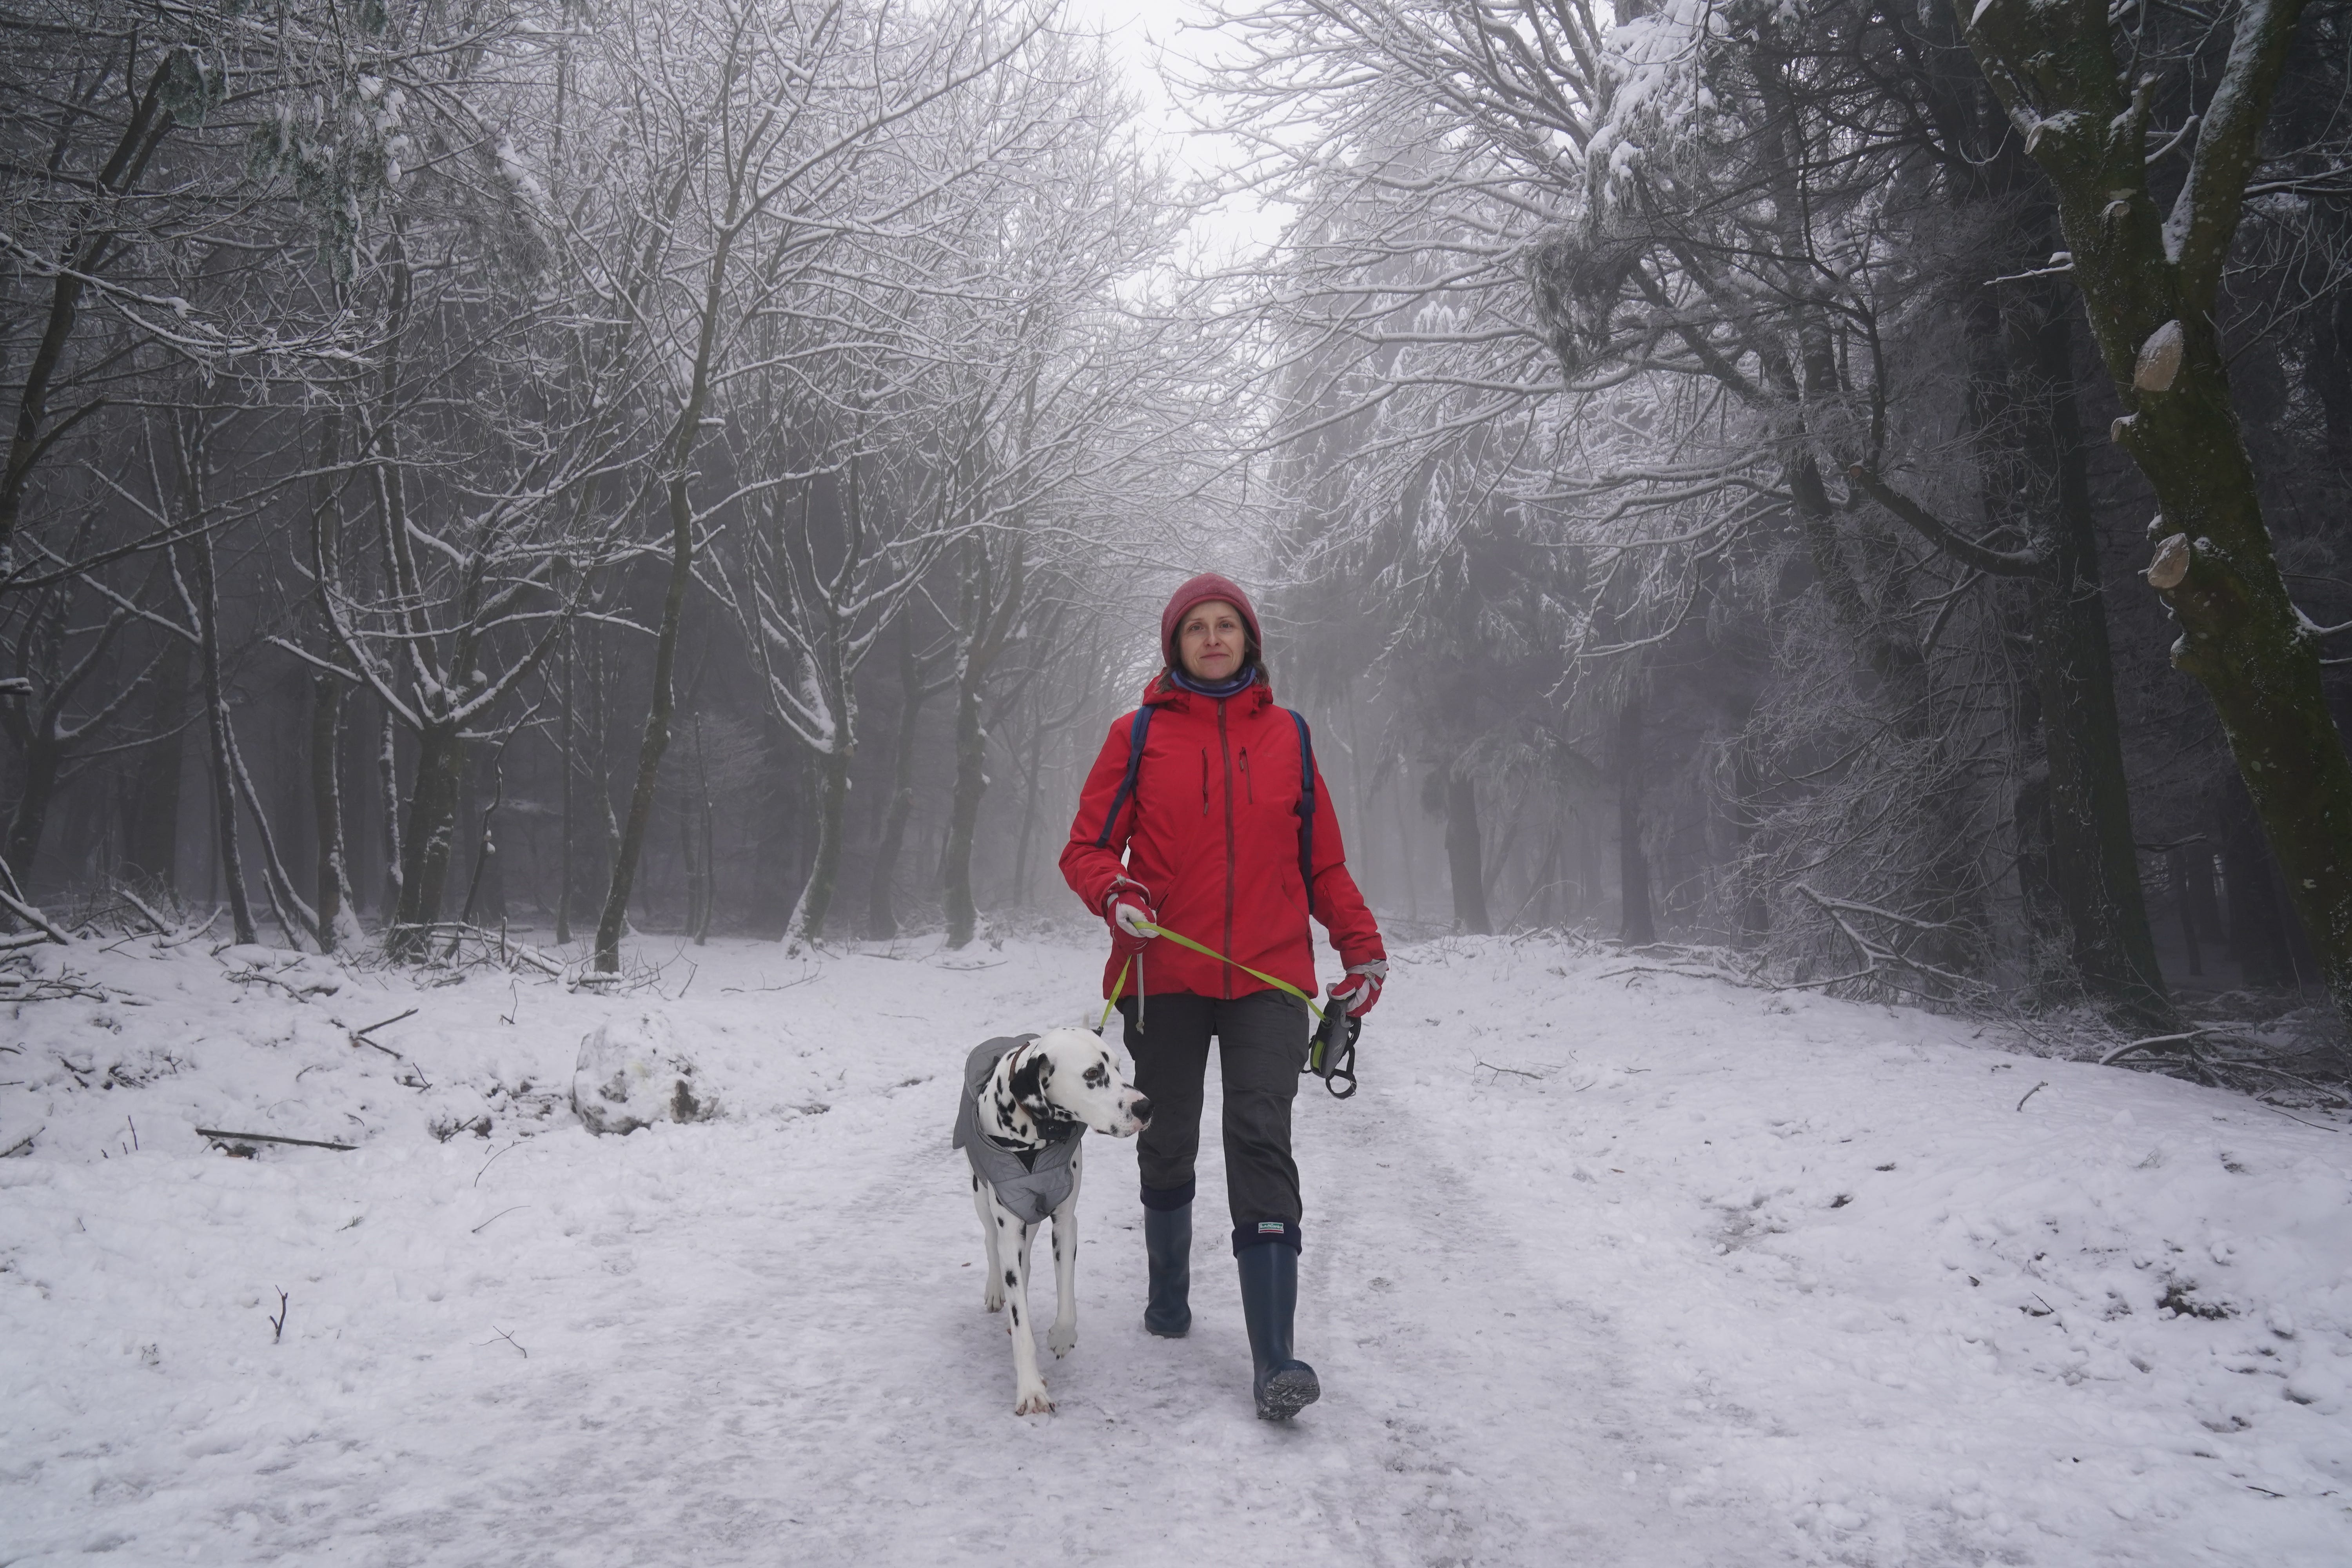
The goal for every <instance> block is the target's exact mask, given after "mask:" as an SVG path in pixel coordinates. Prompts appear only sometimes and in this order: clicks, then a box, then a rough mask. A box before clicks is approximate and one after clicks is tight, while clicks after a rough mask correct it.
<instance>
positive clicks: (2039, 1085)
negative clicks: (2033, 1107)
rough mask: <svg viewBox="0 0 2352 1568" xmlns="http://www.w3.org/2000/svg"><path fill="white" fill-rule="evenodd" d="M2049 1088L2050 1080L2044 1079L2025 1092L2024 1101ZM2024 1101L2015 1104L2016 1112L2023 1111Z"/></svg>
mask: <svg viewBox="0 0 2352 1568" xmlns="http://www.w3.org/2000/svg"><path fill="white" fill-rule="evenodd" d="M2049 1087H2050V1080H2049V1079H2046V1078H2045V1079H2042V1081H2041V1082H2040V1083H2037V1084H2035V1085H2034V1086H2033V1087H2032V1089H2027V1090H2026V1091H2025V1100H2032V1098H2033V1097H2034V1096H2035V1095H2037V1094H2040V1093H2041V1092H2042V1090H2043V1089H2048V1088H2049ZM2025 1100H2019V1101H2018V1102H2017V1109H2018V1110H2024V1109H2025Z"/></svg>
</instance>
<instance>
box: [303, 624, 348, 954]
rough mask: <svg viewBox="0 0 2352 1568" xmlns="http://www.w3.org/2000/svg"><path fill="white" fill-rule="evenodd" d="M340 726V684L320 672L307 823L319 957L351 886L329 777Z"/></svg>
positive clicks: (331, 941) (313, 708)
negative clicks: (315, 866)
mask: <svg viewBox="0 0 2352 1568" xmlns="http://www.w3.org/2000/svg"><path fill="white" fill-rule="evenodd" d="M342 725H343V682H342V679H341V677H340V676H334V675H330V674H328V673H327V672H326V671H325V670H323V669H322V670H320V671H319V672H318V673H317V674H316V675H314V676H312V677H311V678H310V820H311V822H312V824H313V825H314V826H315V827H316V828H317V831H318V839H319V882H318V917H319V918H318V929H317V930H316V931H313V932H312V933H311V934H313V935H314V936H316V937H317V938H318V939H319V951H320V952H334V951H335V938H336V933H335V928H336V925H337V924H338V923H339V922H340V921H341V920H342V918H343V889H345V888H346V887H348V886H349V885H350V882H351V877H350V874H349V872H348V871H347V869H346V868H345V866H344V861H343V792H342V789H341V784H340V783H339V782H338V780H337V778H336V775H335V759H336V755H337V753H338V752H340V751H341V744H342Z"/></svg>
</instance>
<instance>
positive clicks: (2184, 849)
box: [2165, 844, 2212, 975]
mask: <svg viewBox="0 0 2352 1568" xmlns="http://www.w3.org/2000/svg"><path fill="white" fill-rule="evenodd" d="M2203 853H2204V846H2202V845H2200V844H2189V845H2180V844H2176V845H2174V846H2173V847H2172V848H2171V850H2170V851H2169V852H2168V854H2167V855H2166V856H2165V872H2166V880H2167V881H2168V882H2170V883H2171V884H2172V902H2173V905H2174V907H2175V908H2176V909H2178V910H2179V913H2180V943H2181V946H2182V948H2183V949H2184V950H2186V952H2187V953H2188V956H2189V973H2191V974H2200V975H2201V974H2203V973H2205V947H2204V944H2203V943H2202V942H2200V941H2199V940H2198V934H2199V933H2198V930H2197V912H2198V911H2197V897H2196V894H2195V893H2194V892H2192V891H2191V890H2190V877H2191V875H2192V873H2193V869H2194V862H2195V860H2196V859H2197V858H2198V857H2199V856H2200V855H2202V854H2203ZM2206 876H2207V877H2208V878H2209V879H2210V877H2211V876H2212V868H2211V867H2210V865H2209V866H2208V867H2207V868H2206Z"/></svg>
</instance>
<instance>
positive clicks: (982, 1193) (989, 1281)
mask: <svg viewBox="0 0 2352 1568" xmlns="http://www.w3.org/2000/svg"><path fill="white" fill-rule="evenodd" d="M971 1206H972V1207H974V1208H976V1209H978V1210H979V1211H980V1239H981V1240H982V1242H984V1243H986V1244H987V1247H988V1275H987V1278H986V1279H984V1280H983V1281H982V1284H981V1288H980V1304H981V1306H982V1307H983V1308H985V1309H986V1310H989V1311H992V1312H1001V1311H1003V1310H1004V1265H1003V1264H1002V1263H1000V1262H998V1261H997V1250H998V1249H997V1246H996V1239H997V1237H996V1233H997V1230H998V1228H999V1227H1000V1226H1003V1224H1004V1221H1003V1219H1001V1218H999V1217H998V1216H999V1215H1001V1214H1002V1213H1003V1210H1001V1209H999V1208H998V1207H997V1206H996V1194H993V1193H992V1192H990V1191H989V1190H988V1184H987V1183H986V1182H983V1181H982V1180H981V1179H980V1173H979V1172H978V1171H974V1172H973V1173H971Z"/></svg>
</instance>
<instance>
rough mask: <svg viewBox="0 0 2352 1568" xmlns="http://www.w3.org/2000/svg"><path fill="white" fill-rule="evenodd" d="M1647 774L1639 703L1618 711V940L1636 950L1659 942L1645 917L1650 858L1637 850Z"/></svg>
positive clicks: (1631, 699)
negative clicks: (1649, 943)
mask: <svg viewBox="0 0 2352 1568" xmlns="http://www.w3.org/2000/svg"><path fill="white" fill-rule="evenodd" d="M1648 787H1649V773H1648V770H1647V768H1646V766H1645V763H1644V759H1643V754H1642V700H1641V699H1640V698H1638V697H1632V696H1629V697H1627V698H1626V699H1625V702H1624V706H1622V707H1621V708H1619V709H1618V710H1617V886H1618V895H1619V896H1618V910H1619V921H1618V931H1617V940H1618V941H1620V942H1623V943H1624V944H1625V945H1626V946H1628V947H1640V946H1643V944H1645V943H1648V942H1655V941H1657V940H1658V928H1657V924H1656V922H1655V921H1654V920H1652V918H1651V916H1650V858H1649V856H1648V855H1646V854H1644V853H1643V849H1642V795H1643V793H1644V792H1645V791H1646V790H1647V788H1648Z"/></svg>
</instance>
